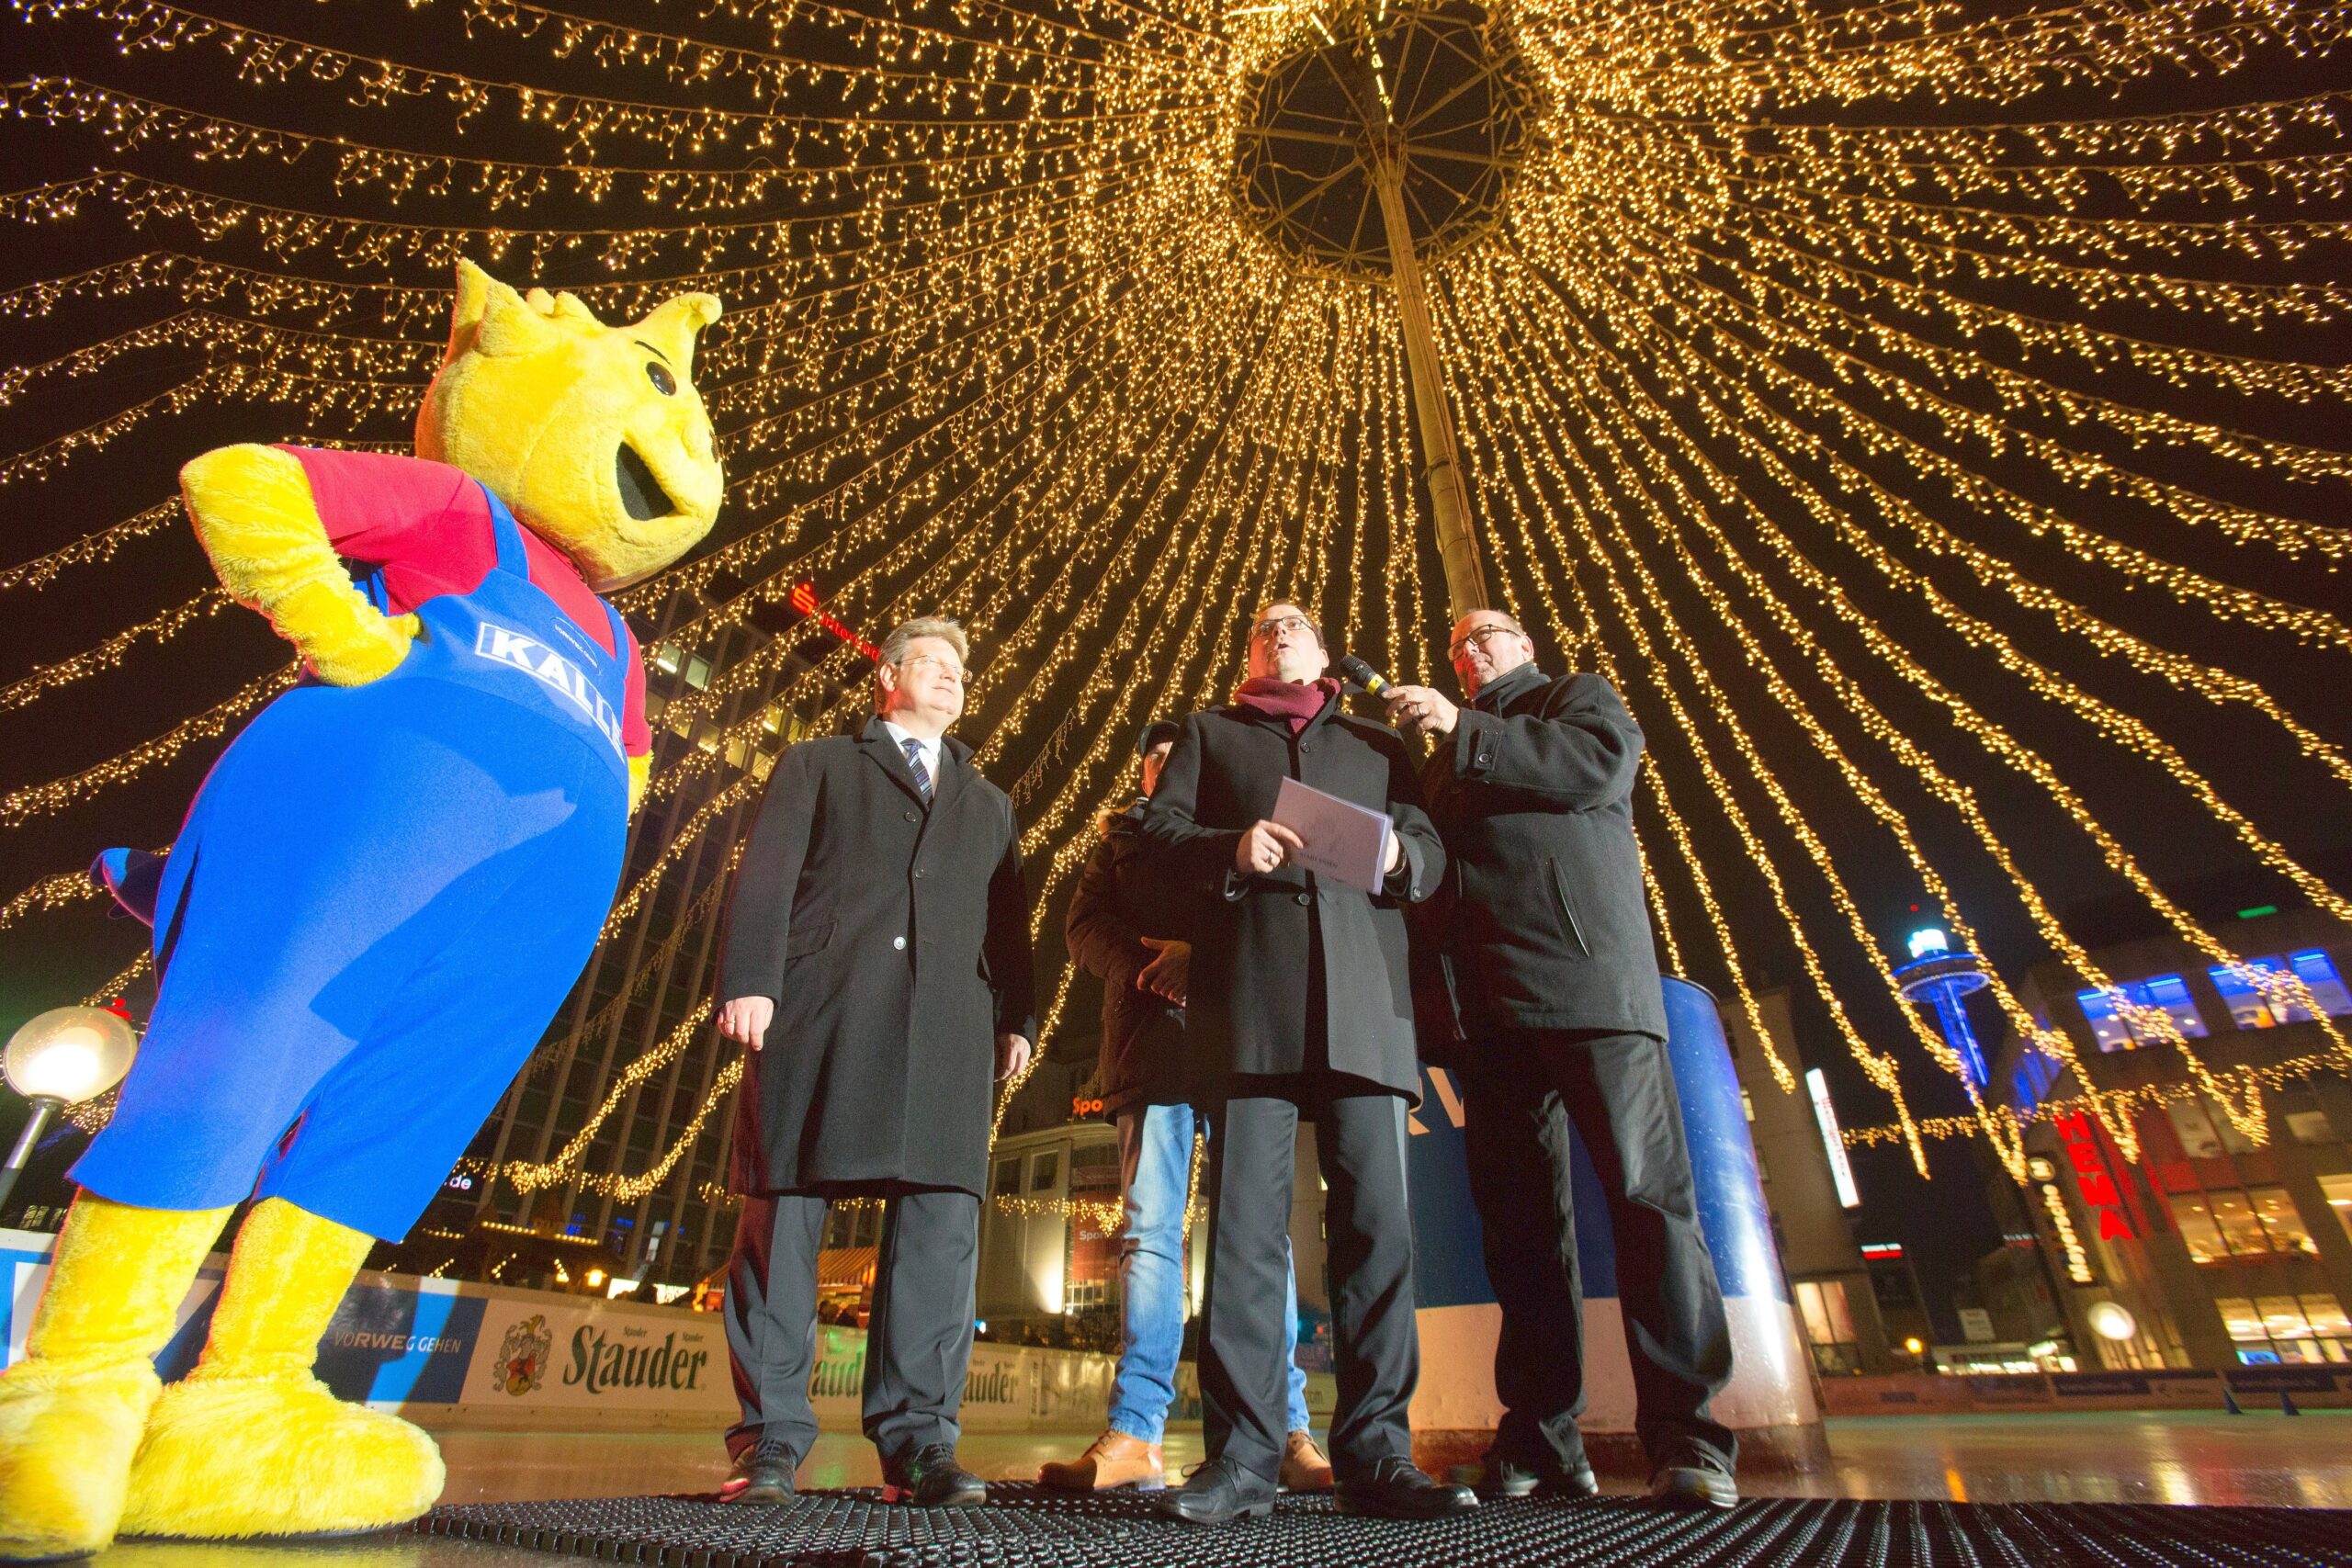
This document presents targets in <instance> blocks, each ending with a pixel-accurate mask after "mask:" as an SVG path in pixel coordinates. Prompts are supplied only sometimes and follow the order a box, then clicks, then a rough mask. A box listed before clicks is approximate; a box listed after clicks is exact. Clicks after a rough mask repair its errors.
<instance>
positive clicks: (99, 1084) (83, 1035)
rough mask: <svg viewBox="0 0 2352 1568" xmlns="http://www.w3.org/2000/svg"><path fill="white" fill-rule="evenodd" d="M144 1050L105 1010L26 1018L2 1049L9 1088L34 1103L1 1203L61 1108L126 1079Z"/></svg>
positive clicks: (5, 1174) (4, 1175)
mask: <svg viewBox="0 0 2352 1568" xmlns="http://www.w3.org/2000/svg"><path fill="white" fill-rule="evenodd" d="M138 1054H139V1037H138V1036H137V1035H136V1034H134V1033H132V1032H131V1029H130V1024H128V1023H126V1022H124V1021H122V1018H121V1017H120V1015H119V1014H116V1013H112V1012H108V1011H107V1010H106V1009H104V1008H92V1007H70V1008H51V1009H50V1010H48V1011H47V1012H44V1013H40V1014H37V1015H35V1016H34V1017H32V1018H29V1019H28V1020H26V1021H25V1022H24V1024H23V1025H22V1026H21V1027H19V1028H18V1029H17V1032H16V1033H14V1034H12V1035H10V1036H9V1037H8V1046H7V1050H6V1052H5V1053H0V1072H5V1073H6V1076H7V1079H8V1086H9V1087H10V1088H11V1089H15V1090H16V1091H17V1093H18V1094H21V1095H23V1096H24V1097H25V1099H26V1100H28V1101H29V1102H30V1103H31V1106H32V1114H31V1115H30V1116H28V1117H27V1118H26V1119H25V1128H24V1131H23V1132H22V1133H21V1134H18V1135H17V1146H16V1147H15V1148H14V1149H13V1150H11V1151H10V1152H9V1155H8V1163H7V1165H6V1168H0V1205H5V1204H6V1202H7V1201H8V1195H9V1193H11V1192H12V1191H14V1190H16V1186H17V1177H18V1176H19V1175H20V1174H21V1173H22V1172H23V1170H24V1168H25V1165H26V1162H27V1161H28V1160H30V1159H31V1158H32V1153H33V1147H34V1145H37V1144H39V1143H40V1137H41V1134H43V1133H45V1132H47V1131H48V1130H49V1123H50V1121H51V1118H52V1117H54V1116H55V1115H56V1114H57V1113H58V1112H59V1111H62V1110H64V1109H65V1107H67V1106H69V1105H79V1104H81V1103H82V1102H83V1101H84V1100H94V1099H96V1097H97V1096H99V1095H101V1094H104V1093H105V1092H106V1091H107V1090H108V1089H112V1088H113V1087H114V1086H115V1085H117V1084H119V1083H120V1082H121V1081H122V1080H123V1077H124V1075H125V1074H127V1073H129V1072H130V1060H131V1058H132V1057H133V1056H135V1055H138Z"/></svg>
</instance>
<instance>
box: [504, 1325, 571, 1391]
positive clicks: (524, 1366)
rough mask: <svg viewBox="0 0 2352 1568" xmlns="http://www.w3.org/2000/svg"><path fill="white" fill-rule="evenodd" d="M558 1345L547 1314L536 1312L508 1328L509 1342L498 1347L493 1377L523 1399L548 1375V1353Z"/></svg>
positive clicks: (507, 1336)
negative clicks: (550, 1330)
mask: <svg viewBox="0 0 2352 1568" xmlns="http://www.w3.org/2000/svg"><path fill="white" fill-rule="evenodd" d="M554 1348H555V1336H554V1335H552V1334H550V1333H548V1320H547V1314H544V1313H537V1314H533V1315H531V1316H529V1317H526V1318H525V1319H524V1320H523V1321H522V1322H520V1323H517V1324H515V1325H512V1326H510V1327H509V1328H508V1329H507V1330H506V1341H505V1343H504V1344H503V1345H501V1346H499V1348H498V1359H497V1360H496V1361H495V1362H494V1363H492V1367H491V1370H490V1371H491V1376H492V1379H493V1380H495V1381H496V1382H497V1384H498V1386H499V1387H501V1388H503V1389H504V1390H505V1391H506V1392H507V1393H511V1394H513V1395H514V1396H515V1397H516V1398H517V1399H520V1398H521V1397H522V1396H523V1395H525V1394H526V1393H530V1392H531V1391H532V1390H533V1389H535V1388H537V1387H538V1386H539V1380H540V1379H541V1378H544V1377H545V1376H547V1371H548V1351H549V1350H552V1349H554Z"/></svg>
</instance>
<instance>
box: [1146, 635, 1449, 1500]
mask: <svg viewBox="0 0 2352 1568" xmlns="http://www.w3.org/2000/svg"><path fill="white" fill-rule="evenodd" d="M1328 665H1329V654H1328V653H1327V651H1326V650H1325V649H1324V646H1323V637H1322V633H1321V631H1320V630H1319V629H1318V628H1317V626H1316V625H1315V622H1314V621H1313V619H1312V618H1311V617H1309V616H1308V615H1307V614H1306V611H1305V610H1304V609H1302V608H1301V607H1300V606H1298V605H1296V604H1269V605H1267V606H1265V607H1264V608H1263V609H1261V610H1260V611H1259V612H1258V613H1257V615H1254V616H1252V617H1251V620H1250V629H1249V671H1250V679H1249V680H1247V681H1245V682H1242V683H1241V685H1240V687H1239V689H1238V690H1237V691H1236V692H1235V694H1234V700H1233V701H1232V702H1231V703H1230V704H1228V705H1226V706H1224V707H1219V708H1214V709H1211V710H1210V711H1209V712H1207V713H1202V714H1195V715H1193V716H1192V717H1190V718H1188V719H1186V720H1185V721H1184V726H1183V729H1182V733H1181V734H1180V735H1179V737H1178V738H1177V741H1176V748H1175V750H1174V751H1173V752H1172V753H1171V754H1170V757H1169V759H1168V767H1167V771H1166V772H1165V773H1163V774H1162V775H1161V777H1160V782H1159V790H1158V792H1157V793H1156V794H1154V795H1152V797H1151V805H1150V807H1149V809H1148V810H1147V811H1146V813H1145V815H1144V836H1145V837H1146V838H1147V839H1148V840H1150V842H1151V843H1152V845H1153V846H1154V855H1155V858H1156V859H1157V860H1158V862H1159V863H1160V865H1161V866H1162V867H1163V869H1164V870H1165V872H1166V873H1167V874H1168V876H1169V880H1170V884H1171V886H1170V894H1171V897H1180V898H1188V899H1191V900H1193V905H1192V908H1193V909H1194V910H1195V913H1194V914H1193V931H1192V943H1193V959H1192V974H1191V980H1190V985H1189V987H1187V990H1188V1001H1189V1006H1188V1008H1187V1013H1188V1018H1187V1022H1186V1031H1185V1032H1186V1037H1187V1046H1186V1048H1187V1052H1188V1054H1189V1056H1190V1059H1191V1065H1192V1067H1193V1080H1194V1084H1195V1091H1194V1092H1195V1094H1196V1097H1197V1098H1196V1100H1195V1103H1202V1102H1204V1101H1207V1102H1212V1103H1213V1104H1214V1106H1215V1109H1214V1110H1213V1111H1212V1112H1211V1126H1212V1129H1213V1131H1212V1134H1211V1139H1210V1144H1209V1156H1208V1204H1209V1259H1210V1260H1209V1289H1208V1301H1207V1303H1206V1306H1205V1308H1204V1312H1203V1314H1202V1330H1201V1358H1200V1369H1201V1396H1202V1404H1203V1406H1204V1428H1205V1434H1206V1437H1207V1449H1208V1462H1207V1463H1206V1464H1204V1465H1203V1466H1202V1467H1201V1468H1200V1469H1199V1470H1198V1471H1197V1472H1194V1473H1193V1478H1192V1479H1191V1480H1190V1481H1189V1482H1188V1483H1186V1484H1185V1485H1184V1486H1183V1488H1182V1490H1179V1491H1173V1492H1170V1493H1169V1494H1168V1495H1166V1497H1165V1498H1164V1499H1163V1500H1162V1502H1161V1503H1160V1505H1159V1506H1160V1509H1161V1511H1162V1512H1163V1513H1165V1514H1167V1515H1169V1516H1170V1517H1173V1518H1178V1519H1182V1520H1186V1521H1189V1522H1192V1523H1196V1524H1225V1523H1227V1522H1229V1521H1231V1520H1234V1519H1237V1518H1243V1517H1260V1516H1263V1515H1265V1514H1266V1513H1268V1512H1270V1511H1271V1510H1272V1506H1273V1496H1274V1486H1275V1477H1276V1472H1277V1470H1278V1467H1279V1466H1280V1464H1281V1462H1282V1457H1283V1442H1284V1439H1285V1437H1286V1436H1287V1423H1286V1421H1285V1419H1284V1393H1285V1387H1286V1379H1287V1375H1288V1364H1287V1363H1288V1361H1289V1358H1290V1353H1291V1341H1292V1330H1293V1328H1294V1325H1291V1324H1288V1323H1285V1322H1283V1316H1284V1313H1283V1296H1284V1289H1283V1286H1284V1280H1285V1277H1286V1261H1287V1259H1286V1254H1285V1247H1284V1243H1285V1241H1286V1238H1287V1234H1288V1226H1289V1222H1290V1212H1291V1174H1292V1168H1293V1149H1294V1147H1295V1143H1296V1140H1297V1133H1298V1122H1299V1118H1300V1117H1301V1116H1306V1117H1311V1118H1312V1119H1314V1121H1315V1122H1316V1126H1317V1136H1316V1150H1317V1156H1318V1157H1319V1158H1320V1160H1321V1163H1322V1169H1323V1179H1324V1181H1325V1183H1326V1185H1327V1186H1328V1187H1329V1202H1328V1204H1327V1207H1326V1210H1325V1213H1326V1216H1327V1223H1328V1226H1329V1262H1330V1278H1331V1298H1332V1299H1331V1314H1332V1334H1333V1349H1334V1351H1335V1354H1336V1358H1337V1361H1338V1369H1337V1370H1338V1373H1339V1388H1340V1398H1339V1405H1338V1408H1337V1409H1336V1410H1335V1411H1334V1412H1333V1414H1332V1420H1331V1445H1330V1446H1331V1463H1332V1469H1333V1471H1334V1472H1335V1473H1336V1475H1337V1476H1338V1481H1339V1486H1338V1503H1339V1506H1340V1511H1341V1512H1343V1513H1362V1514H1380V1515H1385V1516H1388V1517H1398V1518H1429V1517H1436V1516H1438V1515H1441V1514H1446V1513H1451V1512H1453V1511H1455V1510H1458V1509H1461V1508H1465V1507H1470V1506H1474V1505H1475V1502H1476V1499H1475V1498H1474V1497H1473V1496H1472V1495H1470V1493H1469V1492H1468V1491H1467V1490H1466V1489H1464V1488H1461V1487H1455V1486H1447V1485H1442V1484H1441V1483H1437V1482H1434V1481H1432V1480H1430V1478H1429V1477H1428V1476H1427V1475H1424V1474H1423V1473H1422V1472H1420V1471H1419V1469H1417V1468H1416V1467H1415V1466H1414V1464H1413V1461H1412V1432H1411V1429H1410V1427H1408V1424H1407V1420H1406V1407H1407V1406H1408V1404H1410V1403H1411V1401H1412V1396H1413V1387H1414V1384H1415V1382H1417V1381H1418V1379H1419V1346H1418V1342H1417V1339H1416V1327H1415V1323H1414V1315H1413V1234H1412V1219H1411V1215H1410V1213H1408V1210H1407V1207H1406V1201H1405V1127H1404V1121H1405V1108H1406V1105H1407V1102H1408V1100H1409V1099H1411V1098H1413V1097H1414V1096H1415V1095H1416V1094H1417V1093H1418V1090H1419V1081H1420V1080H1419V1069H1418V1067H1417V1066H1416V1063H1415V1055H1414V1024H1413V1000H1412V987H1411V982H1410V977H1409V974H1408V964H1407V948H1406V933H1405V915H1404V906H1405V905H1406V904H1408V903H1409V902H1413V901H1416V900H1419V899H1421V898H1425V897H1428V896H1429V895H1430V892H1431V891H1433V890H1434V889H1435V888H1436V886H1438V883H1439V881H1440V880H1441V878H1442V875H1443V873H1444V868H1445V853H1444V851H1443V850H1442V848H1441V847H1440V845H1439V843H1438V839H1437V835H1436V833H1435V832H1434V831H1433V830H1432V829H1430V820H1429V817H1428V815H1427V814H1426V813H1425V812H1424V811H1423V810H1422V808H1421V796H1420V785H1419V780H1418V778H1417V777H1416V773H1415V769H1414V765H1413V762H1412V760H1411V758H1410V757H1409V756H1408V754H1407V752H1406V750H1405V746H1404V743H1403V742H1402V741H1401V740H1399V739H1397V734H1396V732H1395V731H1393V730H1391V729H1389V728H1387V727H1386V726H1385V725H1381V724H1377V723H1374V722H1372V721H1370V720H1367V719H1361V718H1355V717H1352V716H1349V715H1347V714H1344V713H1342V712H1340V705H1339V698H1340V687H1339V682H1336V681H1332V680H1329V679H1327V678H1326V677H1325V676H1324V671H1325V669H1326V668H1327V667H1328ZM1301 786H1304V788H1302V787H1301ZM1317 867H1320V868H1322V869H1316V868H1317Z"/></svg>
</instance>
